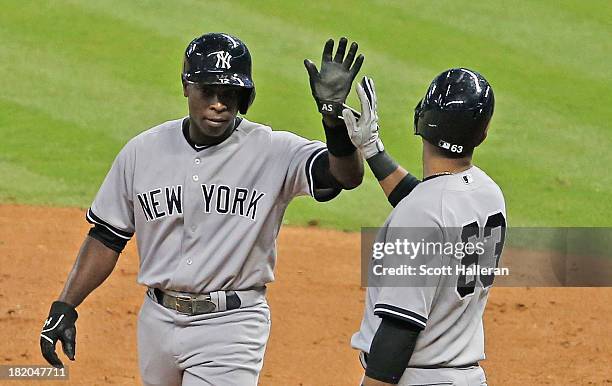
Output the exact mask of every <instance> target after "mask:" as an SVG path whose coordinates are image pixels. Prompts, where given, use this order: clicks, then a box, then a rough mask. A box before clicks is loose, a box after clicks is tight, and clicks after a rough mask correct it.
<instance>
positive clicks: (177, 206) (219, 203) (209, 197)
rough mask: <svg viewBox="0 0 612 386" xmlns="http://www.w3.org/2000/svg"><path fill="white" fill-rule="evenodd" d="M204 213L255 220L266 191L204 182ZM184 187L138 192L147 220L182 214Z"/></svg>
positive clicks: (202, 185)
mask: <svg viewBox="0 0 612 386" xmlns="http://www.w3.org/2000/svg"><path fill="white" fill-rule="evenodd" d="M201 187H202V207H203V211H204V213H218V214H225V215H232V216H234V215H238V216H242V217H247V218H250V219H251V220H255V217H256V216H257V204H258V203H259V201H260V200H261V198H262V197H264V196H265V195H266V194H265V193H264V192H259V191H257V189H246V188H239V187H230V186H227V185H215V184H209V185H207V184H201ZM182 192H183V187H182V186H181V185H177V186H170V187H164V188H163V189H162V188H156V189H153V190H150V191H148V192H145V193H136V196H137V197H138V202H139V203H140V208H141V209H142V213H143V215H144V217H145V218H146V220H147V221H155V220H158V219H161V218H164V217H166V216H172V215H181V214H183V194H182Z"/></svg>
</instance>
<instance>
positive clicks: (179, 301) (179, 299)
mask: <svg viewBox="0 0 612 386" xmlns="http://www.w3.org/2000/svg"><path fill="white" fill-rule="evenodd" d="M172 292H173V293H169V291H163V290H161V289H159V288H149V291H147V293H148V294H149V297H150V298H151V299H153V300H154V301H155V302H157V303H158V304H160V305H162V306H164V307H166V308H168V309H171V310H174V311H176V312H178V313H180V314H184V315H201V314H209V313H211V312H219V311H226V310H235V309H237V308H240V305H241V302H240V298H239V297H238V294H236V293H235V292H234V291H216V292H211V293H209V294H188V293H176V292H174V291H172ZM175 294H176V295H175Z"/></svg>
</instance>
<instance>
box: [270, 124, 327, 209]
mask: <svg viewBox="0 0 612 386" xmlns="http://www.w3.org/2000/svg"><path fill="white" fill-rule="evenodd" d="M273 146H274V147H275V148H276V149H277V155H278V158H277V161H278V162H279V163H280V165H278V166H279V167H281V168H282V169H281V170H282V172H284V173H285V178H284V182H283V187H282V190H283V192H282V195H283V196H284V197H285V198H287V199H291V198H293V197H295V196H301V195H310V196H312V197H315V192H314V191H315V188H316V187H315V186H314V178H313V165H314V161H315V160H316V159H317V157H321V156H323V155H324V154H325V153H326V152H327V147H326V146H325V144H324V143H323V142H320V141H313V140H308V139H306V138H303V137H300V136H299V135H296V134H293V133H289V132H284V131H276V132H274V135H273Z"/></svg>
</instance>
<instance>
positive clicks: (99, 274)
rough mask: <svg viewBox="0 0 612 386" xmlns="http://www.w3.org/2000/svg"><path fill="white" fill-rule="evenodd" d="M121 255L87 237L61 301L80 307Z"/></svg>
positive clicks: (108, 273) (69, 276) (111, 269)
mask: <svg viewBox="0 0 612 386" xmlns="http://www.w3.org/2000/svg"><path fill="white" fill-rule="evenodd" d="M118 257H119V253H118V252H115V251H113V250H112V249H110V248H108V247H106V246H105V245H104V244H102V243H101V242H100V241H98V240H96V239H94V238H92V237H89V236H87V237H85V240H84V241H83V244H82V245H81V249H80V251H79V254H78V256H77V259H76V262H75V263H74V266H73V267H72V271H70V274H69V275H68V280H67V281H66V285H65V286H64V289H63V291H62V293H61V294H60V297H59V300H60V301H63V302H66V303H69V304H72V305H73V306H75V307H76V306H78V305H79V304H81V302H82V301H83V300H84V299H85V298H86V297H87V295H89V294H90V293H91V292H92V291H93V290H94V289H96V288H97V287H98V286H99V285H100V284H102V282H104V280H106V278H107V277H108V276H109V275H110V273H111V272H112V271H113V269H114V268H115V264H116V263H117V259H118Z"/></svg>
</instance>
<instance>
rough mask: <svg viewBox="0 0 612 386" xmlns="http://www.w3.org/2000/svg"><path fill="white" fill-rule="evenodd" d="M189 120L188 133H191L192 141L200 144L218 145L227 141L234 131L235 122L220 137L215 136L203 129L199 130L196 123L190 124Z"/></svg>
mask: <svg viewBox="0 0 612 386" xmlns="http://www.w3.org/2000/svg"><path fill="white" fill-rule="evenodd" d="M189 123H190V122H189V120H187V125H188V126H187V129H188V131H187V133H188V134H189V139H190V140H191V142H192V143H194V144H196V145H199V146H212V145H218V144H220V143H221V142H223V141H225V140H226V139H227V138H229V136H230V135H232V133H233V132H234V128H235V123H232V124H230V125H229V126H228V128H227V130H226V131H225V132H224V133H223V135H221V136H218V137H213V136H209V135H206V134H205V133H203V132H202V131H200V130H198V129H197V128H196V127H195V126H194V125H191V124H189Z"/></svg>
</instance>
